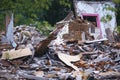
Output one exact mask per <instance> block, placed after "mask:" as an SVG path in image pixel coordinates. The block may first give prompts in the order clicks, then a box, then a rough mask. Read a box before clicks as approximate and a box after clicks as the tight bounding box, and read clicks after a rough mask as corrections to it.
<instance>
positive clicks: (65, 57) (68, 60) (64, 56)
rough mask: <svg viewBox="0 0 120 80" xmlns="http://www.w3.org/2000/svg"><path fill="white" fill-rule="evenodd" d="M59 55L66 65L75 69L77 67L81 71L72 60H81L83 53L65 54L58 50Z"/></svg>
mask: <svg viewBox="0 0 120 80" xmlns="http://www.w3.org/2000/svg"><path fill="white" fill-rule="evenodd" d="M58 57H59V58H60V60H62V61H63V62H64V63H65V64H66V65H68V66H70V67H72V68H73V69H75V70H76V71H79V69H78V67H77V66H75V65H73V64H72V63H71V62H76V61H79V60H80V58H81V57H82V54H79V55H75V56H72V55H68V54H64V53H61V52H58Z"/></svg>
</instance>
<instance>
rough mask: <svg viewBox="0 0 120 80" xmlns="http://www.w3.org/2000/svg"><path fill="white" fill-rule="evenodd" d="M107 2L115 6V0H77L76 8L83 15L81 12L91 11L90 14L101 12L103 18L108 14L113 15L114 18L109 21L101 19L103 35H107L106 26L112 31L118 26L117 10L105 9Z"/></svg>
mask: <svg viewBox="0 0 120 80" xmlns="http://www.w3.org/2000/svg"><path fill="white" fill-rule="evenodd" d="M105 4H110V5H111V7H115V4H114V3H113V2H86V1H77V3H76V8H77V14H78V15H79V16H81V13H90V14H99V18H100V20H101V18H102V17H103V16H105V15H107V14H110V15H111V16H112V20H111V21H110V22H108V23H103V22H101V21H100V26H101V31H102V37H103V38H104V37H106V33H105V28H110V29H111V30H112V31H113V30H114V28H115V27H116V17H115V12H112V11H108V10H105V9H104V7H105Z"/></svg>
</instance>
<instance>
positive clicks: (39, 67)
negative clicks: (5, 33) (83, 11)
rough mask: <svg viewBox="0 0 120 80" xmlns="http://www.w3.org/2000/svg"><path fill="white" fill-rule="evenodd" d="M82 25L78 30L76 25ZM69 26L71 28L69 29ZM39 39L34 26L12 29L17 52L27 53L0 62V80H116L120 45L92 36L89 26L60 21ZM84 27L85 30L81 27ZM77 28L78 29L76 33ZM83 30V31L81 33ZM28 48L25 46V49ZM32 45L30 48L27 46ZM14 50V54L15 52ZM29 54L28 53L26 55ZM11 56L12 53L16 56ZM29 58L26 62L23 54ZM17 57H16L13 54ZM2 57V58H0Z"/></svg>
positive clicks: (119, 71)
mask: <svg viewBox="0 0 120 80" xmlns="http://www.w3.org/2000/svg"><path fill="white" fill-rule="evenodd" d="M74 23H76V24H75V25H77V26H78V25H79V24H81V23H82V24H83V25H85V26H86V27H87V28H86V27H85V26H83V27H82V30H81V31H80V32H79V33H78V31H79V30H80V29H81V28H80V26H82V24H81V25H79V26H78V28H75V29H74V30H73V27H76V26H74V25H73V24H74ZM71 25H72V26H71ZM57 26H58V27H57V28H56V29H55V30H54V31H53V32H52V33H50V35H49V36H48V37H47V38H43V37H42V36H41V34H40V33H39V32H38V31H34V29H35V28H34V27H24V26H22V27H21V26H19V27H16V28H15V32H14V39H15V42H16V43H17V45H18V46H17V48H16V49H17V50H18V51H19V50H20V49H22V50H25V51H26V49H27V50H28V48H30V49H31V50H28V51H27V52H24V51H21V50H20V51H21V52H24V57H23V54H21V53H20V54H21V55H22V58H21V57H17V58H10V55H12V53H13V52H12V51H11V53H10V55H8V52H6V53H4V54H6V59H5V60H4V57H3V58H2V59H1V60H0V78H1V79H9V80H28V79H29V80H101V79H102V80H106V79H107V80H119V78H120V66H119V65H120V43H119V42H114V43H110V42H109V41H108V40H107V39H106V38H105V39H100V38H99V35H97V37H96V35H95V37H96V38H95V39H94V38H93V36H91V35H90V34H89V32H87V31H86V30H89V25H88V23H87V22H86V21H82V20H81V19H79V20H78V19H77V20H69V21H64V20H63V21H62V22H61V23H60V25H57ZM84 27H85V28H84ZM78 29H79V30H78ZM84 31H85V32H84ZM27 45H29V47H27ZM31 46H32V47H31ZM35 47H36V48H35ZM17 50H16V53H18V51H17ZM30 51H31V52H30ZM16 53H14V54H16ZM28 53H29V55H34V54H35V55H36V54H37V55H38V56H39V55H40V56H41V57H33V59H32V61H31V62H30V63H28V62H29V61H28V59H27V58H30V57H27V56H26V55H28ZM16 55H17V56H18V54H16ZM2 56H3V55H2Z"/></svg>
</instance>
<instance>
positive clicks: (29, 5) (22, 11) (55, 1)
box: [0, 0, 70, 29]
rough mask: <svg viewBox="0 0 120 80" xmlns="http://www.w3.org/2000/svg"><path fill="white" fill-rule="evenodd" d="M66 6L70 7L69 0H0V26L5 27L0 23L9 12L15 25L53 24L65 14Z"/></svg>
mask: <svg viewBox="0 0 120 80" xmlns="http://www.w3.org/2000/svg"><path fill="white" fill-rule="evenodd" d="M66 7H67V9H68V8H69V7H70V3H69V0H0V26H1V27H2V28H3V27H5V24H2V23H3V21H4V22H5V15H6V14H10V13H14V22H15V26H16V25H21V24H26V25H30V24H32V25H36V26H37V27H38V28H39V26H38V25H39V24H41V25H44V24H48V25H49V24H52V25H53V24H55V23H56V22H57V21H60V20H61V19H63V18H64V17H65V16H66V15H67V13H68V12H67V11H66V12H65V10H64V8H66ZM46 21H48V22H46ZM36 23H37V24H36ZM40 27H41V26H40ZM2 28H1V29H2ZM39 29H41V28H39ZM45 29H46V28H45Z"/></svg>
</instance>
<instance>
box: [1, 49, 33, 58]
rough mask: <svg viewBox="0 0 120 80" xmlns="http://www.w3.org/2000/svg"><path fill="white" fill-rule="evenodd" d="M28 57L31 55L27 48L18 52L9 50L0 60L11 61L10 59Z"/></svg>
mask: <svg viewBox="0 0 120 80" xmlns="http://www.w3.org/2000/svg"><path fill="white" fill-rule="evenodd" d="M29 55H32V52H31V50H30V49H29V48H25V49H19V50H10V51H5V52H3V54H2V57H1V59H10V60H12V59H16V58H21V57H24V56H29Z"/></svg>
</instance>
